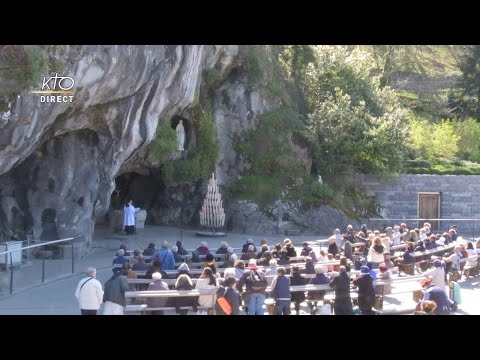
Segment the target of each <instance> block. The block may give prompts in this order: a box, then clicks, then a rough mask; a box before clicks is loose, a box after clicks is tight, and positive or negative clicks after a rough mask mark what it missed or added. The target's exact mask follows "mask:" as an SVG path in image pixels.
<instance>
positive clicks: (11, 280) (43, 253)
mask: <svg viewBox="0 0 480 360" xmlns="http://www.w3.org/2000/svg"><path fill="white" fill-rule="evenodd" d="M81 237H82V235H77V236H75V237H69V238H65V239H60V240H53V241H46V242H42V243H41V244H35V245H30V246H25V247H21V248H19V249H13V250H8V242H6V243H5V245H6V247H7V250H6V251H2V252H0V256H2V255H5V257H8V256H10V294H12V293H13V256H12V253H14V252H17V251H22V254H23V250H30V249H33V248H37V247H42V246H49V245H52V244H58V243H63V242H68V241H72V243H71V244H72V274H74V273H75V254H74V249H73V240H75V239H78V238H81ZM7 262H8V261H7V259H6V261H5V266H6V265H7ZM44 282H45V251H42V283H44Z"/></svg>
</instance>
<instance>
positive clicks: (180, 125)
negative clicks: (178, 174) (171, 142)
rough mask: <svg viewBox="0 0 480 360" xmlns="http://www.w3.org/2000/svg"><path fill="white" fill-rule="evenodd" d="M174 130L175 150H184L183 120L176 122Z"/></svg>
mask: <svg viewBox="0 0 480 360" xmlns="http://www.w3.org/2000/svg"><path fill="white" fill-rule="evenodd" d="M175 131H176V132H177V150H178V151H185V128H184V127H183V120H180V121H179V122H178V125H177V127H176V128H175Z"/></svg>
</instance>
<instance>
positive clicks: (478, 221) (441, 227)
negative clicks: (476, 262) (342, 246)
mask: <svg viewBox="0 0 480 360" xmlns="http://www.w3.org/2000/svg"><path fill="white" fill-rule="evenodd" d="M424 222H429V223H436V224H438V226H437V227H436V228H435V227H433V228H432V231H433V232H438V231H448V230H449V229H450V228H451V226H452V225H457V226H458V230H459V232H460V233H461V234H462V233H468V234H472V236H473V238H475V234H476V232H478V231H479V230H480V218H439V219H422V218H411V219H410V218H403V219H401V218H395V219H394V218H385V219H382V218H377V219H368V228H369V229H372V230H384V228H385V227H387V226H392V227H393V226H394V225H400V224H401V223H405V224H406V225H407V227H408V228H409V229H415V228H420V227H421V225H423V223H424ZM432 225H434V224H432Z"/></svg>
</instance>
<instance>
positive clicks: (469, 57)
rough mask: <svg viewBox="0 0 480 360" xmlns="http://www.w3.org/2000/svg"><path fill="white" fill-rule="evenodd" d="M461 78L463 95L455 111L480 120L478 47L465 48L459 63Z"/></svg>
mask: <svg viewBox="0 0 480 360" xmlns="http://www.w3.org/2000/svg"><path fill="white" fill-rule="evenodd" d="M460 70H461V71H462V78H461V80H460V87H461V88H462V89H463V91H464V93H463V95H462V96H461V97H460V99H459V102H457V105H458V108H457V110H458V111H459V112H460V113H461V114H462V115H465V116H474V117H476V118H477V120H480V45H473V46H469V47H468V48H467V53H466V55H465V56H464V57H463V58H462V60H461V62H460Z"/></svg>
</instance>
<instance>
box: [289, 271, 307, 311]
mask: <svg viewBox="0 0 480 360" xmlns="http://www.w3.org/2000/svg"><path fill="white" fill-rule="evenodd" d="M306 284H307V279H305V278H304V277H303V276H302V275H300V268H299V267H298V266H292V277H291V278H290V286H302V285H306ZM304 301H305V292H304V291H292V302H293V303H294V306H295V312H296V313H297V315H300V304H301V303H302V302H304Z"/></svg>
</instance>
